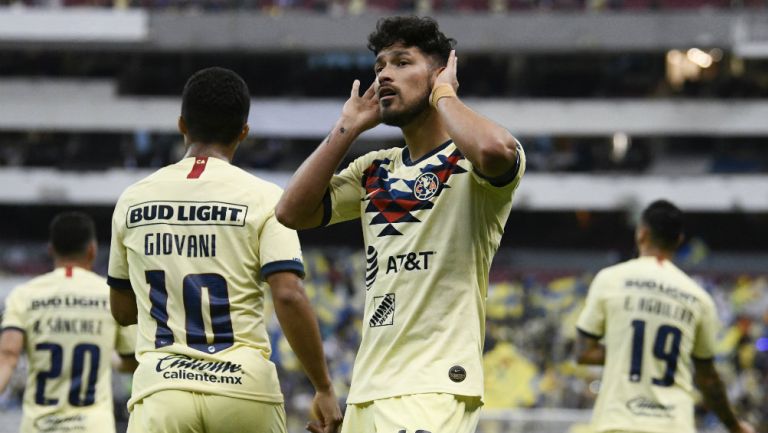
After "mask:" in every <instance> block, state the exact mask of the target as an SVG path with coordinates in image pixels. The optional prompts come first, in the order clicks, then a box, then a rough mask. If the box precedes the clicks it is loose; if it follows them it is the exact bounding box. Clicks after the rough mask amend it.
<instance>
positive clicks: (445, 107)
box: [437, 98, 517, 177]
mask: <svg viewBox="0 0 768 433" xmlns="http://www.w3.org/2000/svg"><path fill="white" fill-rule="evenodd" d="M437 111H438V112H439V113H440V117H441V118H442V120H443V124H444V125H445V127H446V128H447V130H448V135H449V136H450V137H451V139H453V142H454V143H455V144H456V147H458V148H459V150H460V151H461V153H462V154H463V155H464V156H465V157H466V158H467V159H469V161H470V162H471V163H472V165H473V166H474V167H475V168H476V169H477V170H479V171H480V173H482V174H483V175H485V176H488V177H498V176H503V175H505V174H507V173H508V172H509V171H510V170H511V169H512V168H514V165H515V164H516V162H517V141H516V140H515V138H514V137H513V136H512V134H510V132H509V131H507V130H506V129H504V128H502V127H501V126H499V125H497V124H496V123H494V122H492V121H490V120H489V119H487V118H485V117H483V116H481V115H479V114H478V113H476V112H474V111H473V110H472V109H470V108H469V107H467V106H466V105H464V103H463V102H461V100H459V99H458V98H441V99H440V100H439V101H438V102H437Z"/></svg>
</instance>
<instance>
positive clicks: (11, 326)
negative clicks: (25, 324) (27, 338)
mask: <svg viewBox="0 0 768 433" xmlns="http://www.w3.org/2000/svg"><path fill="white" fill-rule="evenodd" d="M10 329H15V330H16V331H21V333H22V334H26V333H27V331H26V330H25V329H24V328H21V327H18V326H13V325H9V326H3V327H2V328H0V332H5V331H7V330H10Z"/></svg>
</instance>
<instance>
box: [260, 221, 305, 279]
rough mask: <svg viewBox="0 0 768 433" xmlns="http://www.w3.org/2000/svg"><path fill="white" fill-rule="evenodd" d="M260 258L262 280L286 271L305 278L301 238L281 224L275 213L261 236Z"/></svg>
mask: <svg viewBox="0 0 768 433" xmlns="http://www.w3.org/2000/svg"><path fill="white" fill-rule="evenodd" d="M259 257H260V258H261V278H262V279H266V278H267V277H268V276H270V275H271V274H274V273H275V272H286V271H288V272H294V273H296V274H297V275H299V276H300V277H302V278H304V263H303V261H302V257H301V245H300V244H299V236H298V235H297V234H296V231H294V230H291V229H289V228H287V227H285V226H284V225H282V224H280V222H279V221H278V220H277V218H276V217H275V213H274V211H273V212H270V214H269V216H268V217H267V219H266V221H265V222H264V226H263V227H262V230H261V233H260V234H259Z"/></svg>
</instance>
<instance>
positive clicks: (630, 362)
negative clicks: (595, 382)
mask: <svg viewBox="0 0 768 433" xmlns="http://www.w3.org/2000/svg"><path fill="white" fill-rule="evenodd" d="M682 239H683V216H682V213H681V212H680V210H679V209H678V208H677V207H675V206H674V205H673V204H672V203H669V202H668V201H663V200H659V201H656V202H654V203H651V204H650V205H649V206H648V207H647V208H646V209H645V210H644V211H643V214H642V217H641V221H640V224H639V225H638V227H637V229H636V231H635V241H636V243H637V247H638V250H639V252H640V257H639V258H637V259H634V260H630V261H627V262H625V263H621V264H618V265H615V266H611V267H609V268H606V269H603V270H602V271H600V272H599V273H598V274H597V275H596V276H595V279H594V280H593V281H592V285H591V287H590V289H589V294H588V295H587V301H586V306H585V307H584V310H583V311H582V312H581V315H580V316H579V319H578V323H577V326H578V330H579V337H578V340H577V345H576V347H577V349H576V351H577V354H576V356H577V361H578V362H579V363H583V364H594V365H601V364H604V365H605V369H604V370H603V379H602V383H601V386H600V393H599V394H598V397H597V402H596V403H595V410H594V415H593V420H592V421H593V425H594V428H595V429H596V431H598V432H648V433H693V432H695V428H694V419H693V409H694V407H693V406H694V401H693V395H692V392H693V383H695V384H696V385H697V386H698V387H699V389H700V390H701V392H702V395H703V396H704V401H705V402H706V404H707V406H708V407H709V408H710V409H711V410H713V411H714V412H715V413H716V414H717V416H718V417H719V418H720V420H721V421H722V422H723V424H725V426H726V427H727V428H728V430H729V431H730V432H732V433H752V432H753V429H752V427H751V426H750V425H749V424H747V423H744V422H739V421H738V420H737V419H736V417H735V416H734V414H733V411H732V410H731V407H730V405H729V404H728V398H727V396H726V393H725V389H724V388H723V384H722V382H721V381H720V378H719V376H718V374H717V371H716V370H715V367H714V362H713V358H714V355H715V337H716V334H717V329H718V327H719V323H718V319H717V312H716V310H715V304H714V302H713V300H712V298H711V297H710V296H709V294H708V293H707V292H705V291H704V290H703V289H702V288H701V287H699V285H698V284H696V282H695V281H693V280H692V279H691V278H690V277H688V276H687V275H686V274H685V273H683V271H681V270H680V269H678V268H677V267H676V266H675V265H674V264H673V263H672V262H671V259H672V257H673V256H674V252H675V250H676V249H677V247H678V246H679V245H680V243H681V242H682ZM600 339H604V342H605V346H603V345H601V344H600V343H599V341H600Z"/></svg>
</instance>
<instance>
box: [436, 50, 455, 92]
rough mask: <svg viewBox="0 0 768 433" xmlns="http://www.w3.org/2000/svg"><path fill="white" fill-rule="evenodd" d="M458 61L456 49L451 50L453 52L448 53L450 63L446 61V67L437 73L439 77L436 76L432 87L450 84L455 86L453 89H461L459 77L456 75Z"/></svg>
mask: <svg viewBox="0 0 768 433" xmlns="http://www.w3.org/2000/svg"><path fill="white" fill-rule="evenodd" d="M457 63H458V60H457V57H456V50H451V54H449V55H448V63H446V65H445V68H443V70H442V71H440V74H438V75H437V78H435V82H434V84H433V85H432V88H435V87H437V86H439V85H441V84H450V85H451V86H452V87H453V90H459V79H458V78H457V75H456V64H457Z"/></svg>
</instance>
